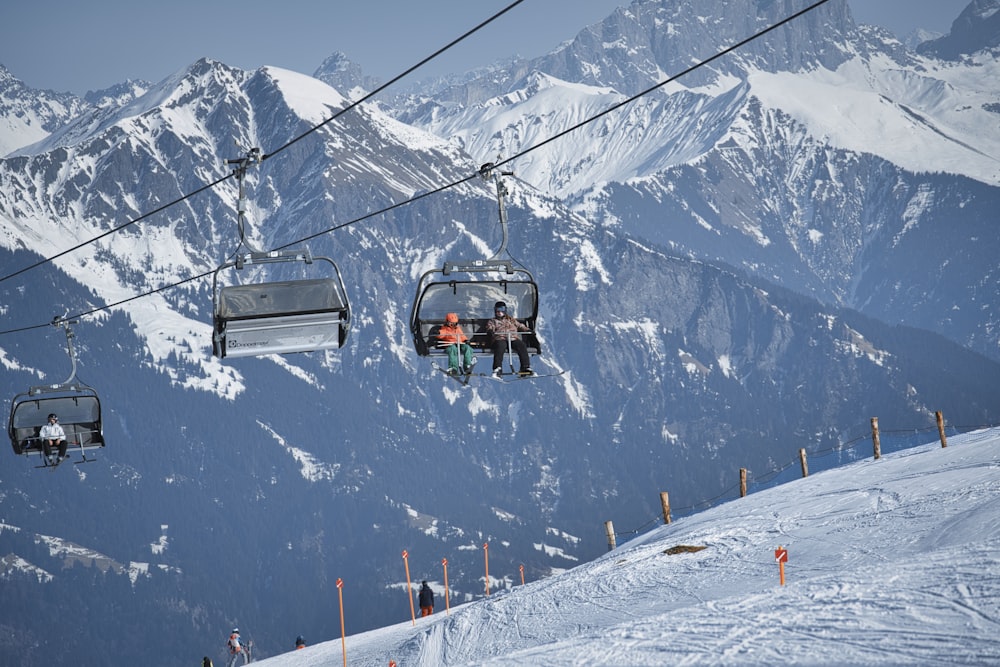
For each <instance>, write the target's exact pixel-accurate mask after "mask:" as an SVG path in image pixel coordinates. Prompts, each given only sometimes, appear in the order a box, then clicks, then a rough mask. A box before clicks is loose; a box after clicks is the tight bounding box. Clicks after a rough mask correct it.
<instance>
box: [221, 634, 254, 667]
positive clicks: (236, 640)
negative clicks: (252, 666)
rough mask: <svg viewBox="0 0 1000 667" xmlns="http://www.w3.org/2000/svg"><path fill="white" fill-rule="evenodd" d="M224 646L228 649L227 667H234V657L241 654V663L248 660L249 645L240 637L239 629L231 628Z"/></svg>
mask: <svg viewBox="0 0 1000 667" xmlns="http://www.w3.org/2000/svg"><path fill="white" fill-rule="evenodd" d="M226 648H228V649H229V662H228V663H227V667H234V665H235V664H236V659H237V658H238V657H240V656H241V655H242V656H243V664H244V665H245V664H247V663H248V662H250V646H249V644H245V643H244V642H243V640H242V639H241V638H240V629H239V628H233V631H232V633H231V634H230V635H229V639H228V640H227V641H226Z"/></svg>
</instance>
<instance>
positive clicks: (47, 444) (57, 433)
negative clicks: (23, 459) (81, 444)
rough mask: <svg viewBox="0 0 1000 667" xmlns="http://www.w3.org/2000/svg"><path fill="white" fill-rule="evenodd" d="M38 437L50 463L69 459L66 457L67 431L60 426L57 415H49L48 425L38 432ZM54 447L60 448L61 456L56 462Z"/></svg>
mask: <svg viewBox="0 0 1000 667" xmlns="http://www.w3.org/2000/svg"><path fill="white" fill-rule="evenodd" d="M38 437H39V438H41V439H42V449H43V450H44V451H45V458H46V459H48V460H49V463H59V462H60V461H62V460H63V459H67V458H69V457H68V456H66V431H64V430H63V427H62V426H60V425H59V417H57V416H56V415H55V414H51V415H49V419H48V423H47V424H45V426H43V427H42V429H41V430H40V431H39V432H38ZM52 447H58V450H59V456H58V458H56V459H55V460H53V458H52Z"/></svg>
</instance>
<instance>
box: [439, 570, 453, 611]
mask: <svg viewBox="0 0 1000 667" xmlns="http://www.w3.org/2000/svg"><path fill="white" fill-rule="evenodd" d="M441 564H442V565H444V612H445V614H448V615H451V597H450V596H449V595H448V559H447V558H442V559H441Z"/></svg>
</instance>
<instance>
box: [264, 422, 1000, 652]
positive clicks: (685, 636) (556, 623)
mask: <svg viewBox="0 0 1000 667" xmlns="http://www.w3.org/2000/svg"><path fill="white" fill-rule="evenodd" d="M998 494H1000V430H998V429H993V430H988V431H981V432H977V433H970V434H966V435H964V436H960V437H953V438H951V439H950V440H949V444H948V447H947V448H945V449H942V448H941V446H940V443H936V442H935V443H933V444H928V445H926V446H922V447H919V448H916V449H913V450H909V451H906V452H900V453H898V454H893V455H890V456H885V457H883V458H882V459H880V460H878V461H875V460H872V459H869V460H866V461H862V462H858V463H855V464H852V465H849V466H845V467H843V468H840V469H837V470H831V471H827V472H823V473H820V474H818V475H813V476H811V477H809V478H806V479H801V480H798V481H795V482H792V483H788V484H785V485H782V486H779V487H776V488H773V489H770V490H768V491H763V492H761V493H757V494H751V495H750V496H748V497H746V498H744V499H740V500H736V501H732V502H730V503H727V504H726V505H723V506H720V507H717V508H715V509H712V510H709V511H706V512H702V513H701V514H698V515H695V516H692V517H689V518H685V519H681V520H679V521H675V522H674V523H673V524H672V525H670V526H664V527H661V528H658V529H656V530H653V531H650V532H649V533H646V534H645V535H642V536H641V537H639V538H636V539H634V540H632V541H631V542H629V543H628V544H626V545H624V546H620V547H619V548H618V549H616V550H615V551H614V552H611V553H608V554H607V555H605V556H603V557H601V558H599V559H597V560H595V561H593V562H590V563H587V564H585V565H580V566H579V567H576V568H574V569H573V570H570V571H568V572H565V573H563V574H560V575H557V576H553V577H550V578H548V579H544V580H542V581H535V582H529V583H528V584H527V585H525V586H519V587H516V588H514V589H513V590H510V591H509V592H505V593H503V594H500V595H494V596H492V597H490V598H486V599H481V600H479V601H477V602H474V603H470V604H465V605H461V606H455V607H452V608H451V611H450V614H446V613H445V609H444V605H443V603H439V604H438V605H437V608H436V610H435V614H434V615H433V616H432V617H431V618H427V619H417V622H416V626H415V627H414V626H412V625H411V623H410V621H409V619H407V620H406V621H405V622H402V623H400V624H398V625H395V626H392V627H388V628H384V629H381V630H375V631H371V632H366V633H363V634H359V635H351V636H348V637H347V638H346V642H345V644H346V653H347V660H348V664H361V665H387V664H389V661H390V660H395V662H396V664H398V665H407V666H408V667H431V666H437V665H526V666H527V665H567V666H570V665H572V666H574V667H576V666H578V665H609V666H610V665H650V666H654V665H668V664H669V665H775V664H793V665H932V664H933V665H966V666H968V665H995V664H997V662H998V661H1000V639H998V636H997V632H996V628H997V624H998V622H1000V604H998V600H1000V495H998ZM685 546H686V547H704V548H703V549H702V550H700V551H690V550H684V549H676V547H685ZM778 546H783V547H785V548H786V549H787V551H788V563H787V565H786V585H785V586H784V587H781V586H780V585H779V570H778V565H777V564H776V563H775V558H774V551H775V549H776V548H777V547H778ZM491 574H492V571H491ZM503 574H505V575H507V576H510V573H503ZM497 576H502V575H497ZM437 588H438V590H439V592H440V590H441V584H440V583H439V584H438V585H437ZM343 595H344V609H345V617H346V620H347V627H348V628H350V618H351V605H352V604H353V603H354V600H357V598H358V597H360V596H363V595H364V589H363V588H361V587H360V586H359V583H358V582H351V581H345V582H344V589H343ZM404 598H405V596H404ZM403 609H404V607H403V605H401V606H400V610H401V615H404V617H405V614H404V613H403ZM329 627H330V630H329V635H328V636H327V637H323V639H324V640H325V641H324V642H322V643H318V644H317V645H316V646H311V647H309V648H306V649H304V650H301V651H293V652H290V653H288V654H285V655H281V656H276V657H274V658H271V659H269V660H263V661H262V662H261V663H260V664H261V665H262V667H264V666H266V667H317V666H319V665H334V664H340V661H341V659H342V646H341V641H340V639H339V630H338V626H337V619H336V618H332V619H330V623H329ZM291 639H292V638H291V637H290V638H289V644H290V643H291ZM310 639H312V640H313V641H316V640H317V639H319V638H310Z"/></svg>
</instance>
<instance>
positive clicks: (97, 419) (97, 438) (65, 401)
mask: <svg viewBox="0 0 1000 667" xmlns="http://www.w3.org/2000/svg"><path fill="white" fill-rule="evenodd" d="M73 324H76V321H75V320H74V321H70V320H66V319H63V318H62V317H58V316H57V317H55V318H54V319H53V320H52V325H53V326H56V327H61V328H63V329H64V330H65V332H66V350H67V352H68V354H69V358H70V361H71V362H72V365H73V368H72V372H71V373H70V376H69V377H68V378H67V379H66V380H65V381H63V382H61V383H58V384H51V385H40V386H35V387H31V388H30V389H28V391H26V392H23V393H20V394H18V395H17V396H15V397H14V399H13V401H11V407H10V418H9V420H8V422H7V434H8V435H9V436H10V444H11V446H12V447H13V449H14V453H15V454H18V455H29V454H38V455H39V456H40V457H42V458H43V461H44V463H43V464H42V466H39V467H48V466H51V465H53V464H52V463H51V462H50V461H49V460H48V459H45V458H44V448H43V446H42V441H41V438H40V437H39V431H40V430H41V428H42V426H44V425H45V424H46V422H47V421H48V416H49V415H50V414H55V415H57V416H58V418H59V423H60V424H61V425H62V427H63V431H65V433H66V443H67V449H66V453H67V455H69V454H72V453H73V452H79V453H80V454H81V455H82V457H83V458H82V460H81V461H78V462H77V463H84V462H89V461H93V460H95V459H93V458H88V457H87V452H88V451H90V450H93V449H98V448H100V447H104V444H105V443H104V428H103V425H102V421H101V399H100V397H99V396H98V394H97V391H96V390H94V388H93V387H90V386H88V385H86V384H84V383H83V382H80V381H79V380H77V379H76V354H75V351H74V349H73V338H74V333H73V330H72V327H71V325H73Z"/></svg>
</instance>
